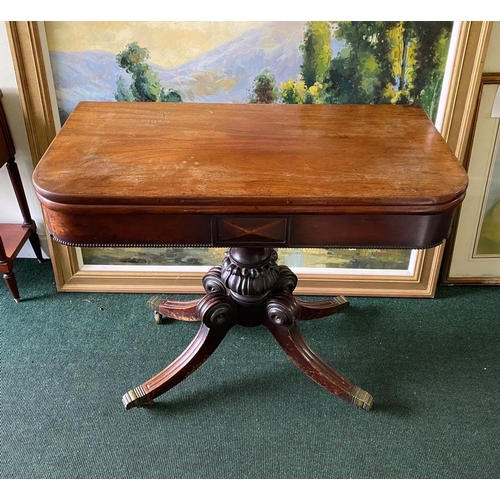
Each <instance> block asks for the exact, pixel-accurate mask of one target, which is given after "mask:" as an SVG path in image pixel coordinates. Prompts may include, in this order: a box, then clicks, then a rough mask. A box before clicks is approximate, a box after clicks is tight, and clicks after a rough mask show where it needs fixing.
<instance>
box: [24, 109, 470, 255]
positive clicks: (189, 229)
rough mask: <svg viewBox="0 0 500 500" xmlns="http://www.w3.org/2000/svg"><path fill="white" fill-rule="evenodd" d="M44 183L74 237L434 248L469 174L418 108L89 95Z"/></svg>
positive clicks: (65, 230)
mask: <svg viewBox="0 0 500 500" xmlns="http://www.w3.org/2000/svg"><path fill="white" fill-rule="evenodd" d="M33 181H34V185H35V190H36V193H37V195H38V197H39V199H40V201H41V202H42V207H43V209H44V213H45V220H46V224H47V228H48V230H49V232H50V234H51V235H52V236H53V237H54V238H55V239H56V240H57V241H59V242H62V243H65V244H72V245H81V246H84V245H96V246H103V245H112V246H119V245H132V246H135V245H141V246H142V245H155V246H156V245H165V246H170V245H183V246H184V245H186V246H188V245H197V246H205V245H212V246H236V245H243V246H274V247H280V246H297V247H303V246H319V247H329V246H347V247H358V248H360V247H369V248H370V247H371V248H375V247H386V248H387V247H389V248H393V247H405V248H425V247H428V246H433V245H437V244H439V243H441V242H442V240H443V239H444V238H446V237H447V235H448V234H449V230H450V227H451V221H452V215H453V212H454V209H455V208H456V207H457V206H458V205H459V204H460V202H461V201H462V199H463V197H464V195H465V189H466V186H467V175H466V173H465V171H464V169H463V168H462V166H461V165H460V164H459V162H458V161H457V159H456V158H455V157H454V155H453V153H452V152H451V150H450V148H449V147H448V145H447V144H446V143H445V141H444V140H443V138H442V137H441V135H440V134H439V133H438V132H437V130H436V129H435V127H434V125H433V124H432V123H431V122H430V120H429V119H428V118H427V116H426V114H425V113H424V111H423V110H422V109H421V108H418V107H413V106H394V105H376V106H371V105H263V104H254V105H252V104H243V105H236V104H193V103H135V102H134V103H130V102H128V103H123V102H83V103H80V104H79V105H78V106H77V107H76V109H75V110H74V111H73V113H72V114H71V116H70V117H69V119H68V120H67V121H66V123H65V124H64V126H63V127H62V129H61V131H60V132H59V134H58V135H57V137H56V138H55V140H54V141H53V142H52V144H51V145H50V147H49V148H48V150H47V152H46V153H45V155H44V156H43V158H42V159H41V161H40V163H39V164H38V166H37V168H36V170H35V172H34V175H33Z"/></svg>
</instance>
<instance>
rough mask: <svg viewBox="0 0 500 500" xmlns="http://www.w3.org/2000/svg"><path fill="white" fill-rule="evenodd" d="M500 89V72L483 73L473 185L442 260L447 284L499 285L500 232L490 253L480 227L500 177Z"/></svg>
mask: <svg viewBox="0 0 500 500" xmlns="http://www.w3.org/2000/svg"><path fill="white" fill-rule="evenodd" d="M497 92H500V73H484V74H483V75H482V77H481V82H480V89H479V94H478V97H477V102H476V106H475V110H474V121H473V127H472V134H471V140H470V142H469V144H468V148H467V154H466V161H465V162H464V165H465V167H466V169H467V171H468V172H469V179H470V184H469V188H468V192H467V196H466V197H465V200H464V202H463V204H462V207H461V210H460V217H459V219H458V221H457V227H456V231H455V233H454V238H453V241H452V242H451V244H450V245H449V248H448V249H447V255H446V257H447V258H446V260H445V261H444V263H443V278H442V282H443V283H445V284H453V285H498V284H500V249H498V247H499V246H500V245H499V244H498V234H500V232H497V231H496V229H495V237H496V238H495V241H496V245H495V251H494V252H492V251H491V250H490V253H488V254H487V253H486V252H485V251H481V250H480V246H481V245H480V241H481V233H482V231H481V229H482V228H483V227H484V226H483V223H484V222H485V220H486V214H487V210H486V208H487V201H488V195H489V193H490V187H491V183H492V180H493V177H494V175H495V174H496V178H497V179H498V175H499V173H500V170H499V163H500V117H499V116H498V114H496V116H495V117H492V116H491V114H492V112H491V110H492V108H493V102H494V100H495V95H496V93H497ZM499 95H500V94H499ZM497 184H498V181H497ZM497 191H498V188H497ZM495 200H496V201H497V203H496V206H500V202H499V201H498V197H496V198H495ZM496 220H497V217H495V221H496ZM495 227H496V226H495Z"/></svg>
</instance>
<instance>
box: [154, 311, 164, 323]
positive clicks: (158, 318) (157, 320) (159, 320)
mask: <svg viewBox="0 0 500 500" xmlns="http://www.w3.org/2000/svg"><path fill="white" fill-rule="evenodd" d="M154 316H155V323H156V324H157V325H161V324H162V322H163V316H162V315H161V314H160V313H159V312H158V311H155V313H154Z"/></svg>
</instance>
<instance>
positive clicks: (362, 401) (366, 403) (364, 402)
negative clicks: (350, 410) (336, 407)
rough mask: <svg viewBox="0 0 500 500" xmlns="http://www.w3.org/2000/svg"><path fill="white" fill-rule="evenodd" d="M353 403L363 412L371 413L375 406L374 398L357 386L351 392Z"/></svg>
mask: <svg viewBox="0 0 500 500" xmlns="http://www.w3.org/2000/svg"><path fill="white" fill-rule="evenodd" d="M351 403H352V404H354V405H355V406H357V407H358V408H361V409H362V410H366V411H369V410H370V408H371V407H372V405H373V397H372V396H371V394H368V393H367V392H366V391H364V390H363V389H360V388H359V387H358V386H355V387H354V388H353V390H352V391H351Z"/></svg>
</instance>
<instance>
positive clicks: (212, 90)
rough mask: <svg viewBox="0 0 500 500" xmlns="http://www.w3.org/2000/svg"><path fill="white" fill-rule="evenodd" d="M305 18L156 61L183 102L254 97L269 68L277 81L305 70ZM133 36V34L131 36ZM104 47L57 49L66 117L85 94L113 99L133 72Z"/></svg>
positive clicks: (54, 61) (53, 57)
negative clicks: (174, 62)
mask: <svg viewBox="0 0 500 500" xmlns="http://www.w3.org/2000/svg"><path fill="white" fill-rule="evenodd" d="M304 26H305V23H304V22H273V23H268V24H266V25H264V26H263V27H262V28H260V29H253V30H249V31H247V32H246V33H244V34H243V35H242V36H240V37H238V38H236V39H234V40H232V41H230V42H228V43H225V44H223V45H221V46H220V47H218V48H216V49H215V50H213V51H211V52H209V53H206V54H204V55H202V56H200V57H198V58H196V59H194V60H193V61H190V62H188V63H186V64H183V65H181V66H177V67H174V68H168V69H167V68H162V67H160V66H156V65H154V64H151V68H152V69H153V70H154V71H156V72H157V73H158V75H159V77H160V80H161V82H162V84H163V86H164V87H165V88H174V89H176V90H177V91H179V93H180V94H181V97H182V100H183V101H184V102H189V101H194V102H226V103H243V102H248V101H249V96H250V92H251V89H252V85H253V80H254V78H255V76H256V75H258V74H259V73H260V72H262V71H263V70H264V69H270V70H271V71H272V72H273V74H274V75H275V77H276V81H277V82H282V81H286V80H289V79H290V78H296V77H297V75H298V74H299V73H300V65H301V63H302V55H301V52H300V48H299V47H300V44H301V43H303V37H304ZM132 41H133V40H131V42H132ZM115 58H116V54H113V53H111V52H105V51H85V52H54V51H52V52H51V53H50V61H51V65H52V72H53V76H54V83H55V87H56V94H57V100H58V106H59V110H60V113H61V118H62V121H64V119H65V117H67V115H68V114H69V113H70V112H71V111H72V110H73V108H74V107H75V106H76V104H77V103H78V102H79V101H82V100H97V101H114V100H115V92H116V89H117V83H116V82H117V79H118V77H119V76H121V77H122V78H123V79H124V80H125V82H126V83H127V84H128V83H129V82H130V76H129V75H128V74H127V73H126V72H125V70H124V69H122V68H120V67H119V66H118V65H117V63H116V59H115Z"/></svg>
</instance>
